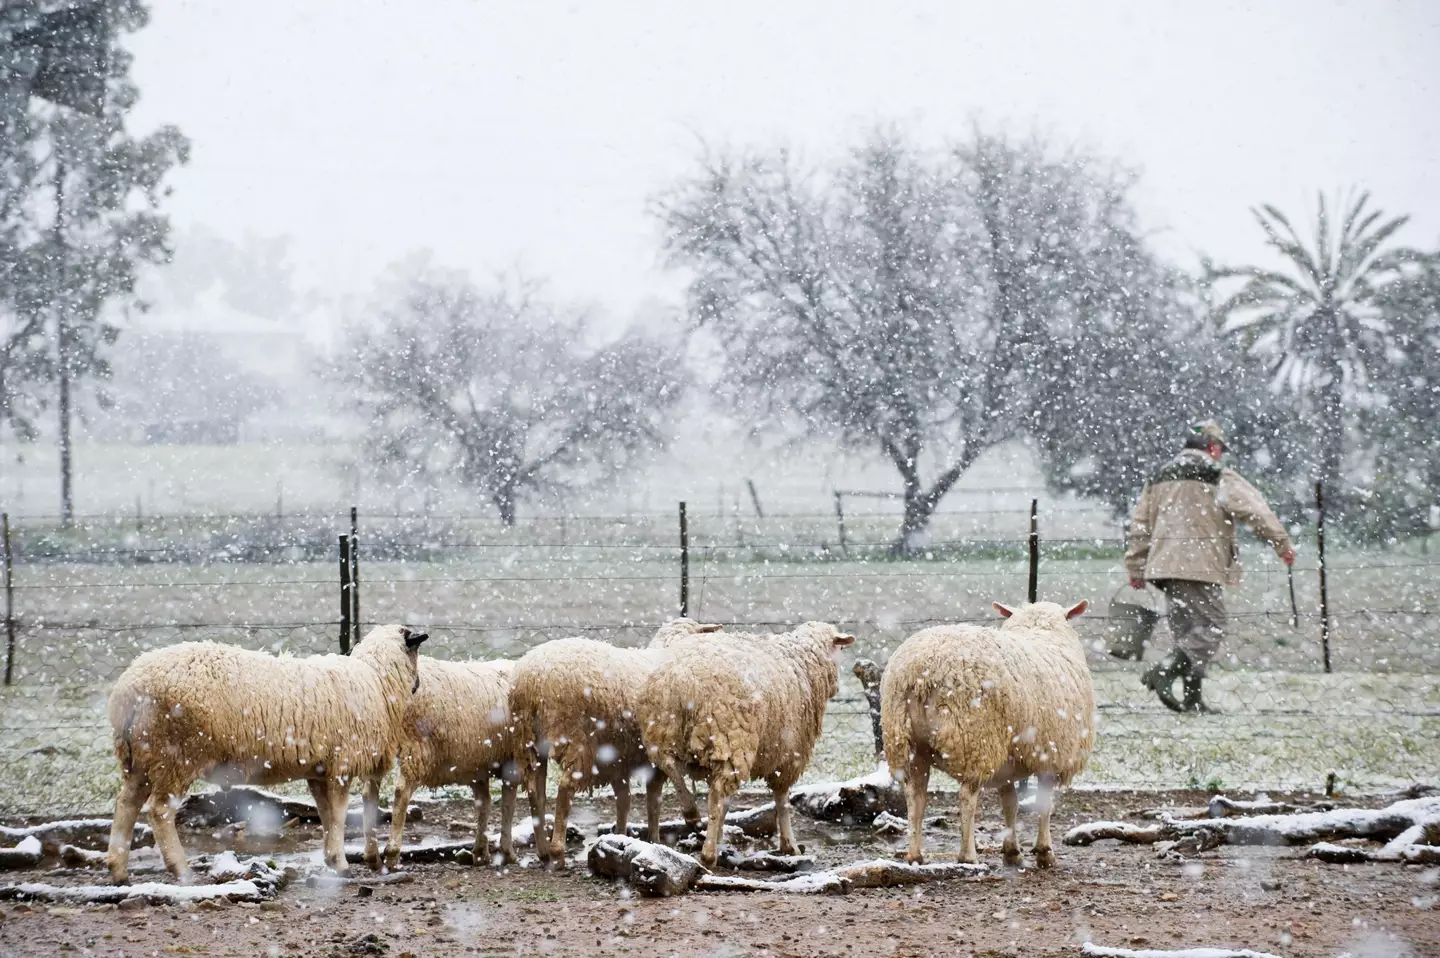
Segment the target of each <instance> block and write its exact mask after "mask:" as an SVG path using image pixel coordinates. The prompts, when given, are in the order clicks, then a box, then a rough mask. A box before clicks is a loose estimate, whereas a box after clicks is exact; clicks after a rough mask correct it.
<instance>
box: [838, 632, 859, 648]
mask: <svg viewBox="0 0 1440 958" xmlns="http://www.w3.org/2000/svg"><path fill="white" fill-rule="evenodd" d="M854 641H855V636H853V635H850V634H849V633H848V632H836V633H835V648H837V649H843V648H845V646H847V645H849V644H850V643H851V642H854Z"/></svg>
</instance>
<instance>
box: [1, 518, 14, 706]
mask: <svg viewBox="0 0 1440 958" xmlns="http://www.w3.org/2000/svg"><path fill="white" fill-rule="evenodd" d="M0 538H3V539H4V540H5V684H6V685H9V684H10V681H11V680H12V679H13V678H14V677H15V577H14V569H15V553H14V551H13V550H12V549H11V547H10V513H8V512H6V513H3V514H0Z"/></svg>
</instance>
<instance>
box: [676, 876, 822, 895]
mask: <svg viewBox="0 0 1440 958" xmlns="http://www.w3.org/2000/svg"><path fill="white" fill-rule="evenodd" d="M694 890H695V891H760V892H781V893H783V894H788V895H843V894H845V892H847V891H849V890H850V883H849V882H847V881H846V880H845V879H844V878H841V877H840V876H839V875H837V874H835V873H834V872H811V873H809V874H805V875H796V876H795V877H794V878H786V879H784V880H782V881H764V880H762V879H758V878H745V877H742V876H740V875H701V876H700V877H699V878H697V879H695V885H694Z"/></svg>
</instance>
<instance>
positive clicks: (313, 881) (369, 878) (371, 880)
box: [305, 872, 415, 890]
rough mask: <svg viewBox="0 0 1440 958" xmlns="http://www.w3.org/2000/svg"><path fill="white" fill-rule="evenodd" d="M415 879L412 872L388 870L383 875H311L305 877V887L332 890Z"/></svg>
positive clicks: (395, 883) (396, 883)
mask: <svg viewBox="0 0 1440 958" xmlns="http://www.w3.org/2000/svg"><path fill="white" fill-rule="evenodd" d="M414 880H415V875H414V874H413V873H412V872H389V873H387V874H383V875H359V876H355V877H352V876H349V875H335V874H324V875H311V876H310V877H308V878H306V879H305V887H306V888H318V889H321V890H334V889H337V888H349V887H350V886H352V885H355V886H362V887H364V886H370V885H408V884H409V883H410V882H413V881H414Z"/></svg>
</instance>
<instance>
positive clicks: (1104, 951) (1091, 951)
mask: <svg viewBox="0 0 1440 958" xmlns="http://www.w3.org/2000/svg"><path fill="white" fill-rule="evenodd" d="M1082 950H1083V951H1084V953H1085V954H1087V955H1094V956H1096V958H1280V956H1279V955H1272V954H1271V953H1270V952H1268V951H1251V950H1250V949H1248V948H1176V949H1170V948H1140V949H1134V948H1106V947H1104V946H1103V945H1097V944H1094V943H1092V942H1088V941H1087V942H1086V943H1085V947H1084V949H1082Z"/></svg>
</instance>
